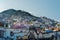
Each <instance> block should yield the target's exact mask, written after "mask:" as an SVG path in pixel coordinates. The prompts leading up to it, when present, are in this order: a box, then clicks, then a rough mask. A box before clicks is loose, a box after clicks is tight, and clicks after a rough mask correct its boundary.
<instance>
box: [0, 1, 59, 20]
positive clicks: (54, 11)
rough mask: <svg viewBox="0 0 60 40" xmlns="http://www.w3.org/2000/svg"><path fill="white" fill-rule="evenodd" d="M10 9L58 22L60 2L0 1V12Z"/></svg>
mask: <svg viewBox="0 0 60 40" xmlns="http://www.w3.org/2000/svg"><path fill="white" fill-rule="evenodd" d="M12 8H13V9H20V10H24V11H27V12H30V13H31V14H33V15H35V16H38V17H40V16H46V17H48V18H51V19H55V20H58V21H60V0H0V12H1V11H3V10H6V9H12Z"/></svg>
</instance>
